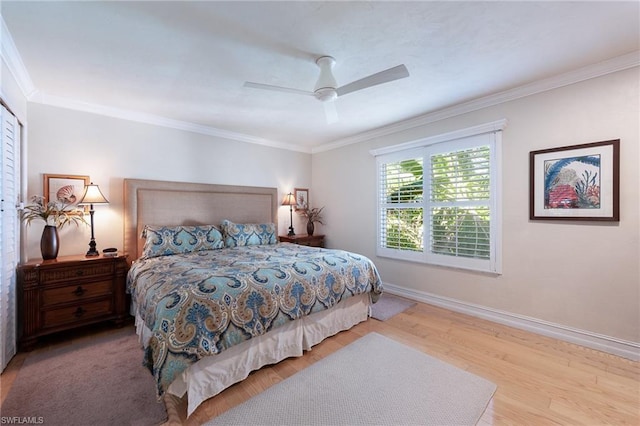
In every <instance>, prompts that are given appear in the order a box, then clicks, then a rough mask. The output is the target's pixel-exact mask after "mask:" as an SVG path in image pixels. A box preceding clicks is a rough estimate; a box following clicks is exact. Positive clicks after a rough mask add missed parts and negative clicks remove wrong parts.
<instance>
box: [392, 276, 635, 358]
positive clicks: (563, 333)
mask: <svg viewBox="0 0 640 426" xmlns="http://www.w3.org/2000/svg"><path fill="white" fill-rule="evenodd" d="M384 290H385V291H386V292H388V293H391V294H395V295H397V296H403V297H406V298H408V299H413V300H416V301H418V302H424V303H428V304H430V305H435V306H439V307H441V308H445V309H449V310H451V311H455V312H460V313H463V314H467V315H471V316H474V317H478V318H482V319H486V320H489V321H493V322H496V323H499V324H504V325H508V326H510V327H514V328H519V329H521V330H526V331H530V332H532V333H537V334H540V335H543V336H548V337H553V338H555V339H559V340H563V341H566V342H570V343H575V344H577V345H580V346H585V347H587V348H591V349H596V350H599V351H602V352H607V353H610V354H614V355H618V356H621V357H623V358H627V359H630V360H633V361H640V343H636V342H631V341H628V340H622V339H618V338H615V337H611V336H605V335H602V334H597V333H592V332H590V331H586V330H580V329H577V328H572V327H567V326H565V325H561V324H555V323H552V322H548V321H543V320H540V319H537V318H532V317H527V316H524V315H518V314H513V313H510V312H506V311H500V310H497V309H493V308H488V307H485V306H481V305H475V304H472V303H467V302H462V301H460V300H456V299H451V298H448V297H442V296H437V295H435V294H431V293H427V292H423V291H418V290H411V289H407V288H404V287H400V286H397V285H393V284H389V283H384Z"/></svg>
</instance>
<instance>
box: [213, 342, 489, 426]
mask: <svg viewBox="0 0 640 426" xmlns="http://www.w3.org/2000/svg"><path fill="white" fill-rule="evenodd" d="M495 390H496V386H495V385H494V384H493V383H491V382H489V381H487V380H485V379H483V378H481V377H478V376H476V375H473V374H471V373H468V372H466V371H464V370H461V369H459V368H457V367H454V366H452V365H450V364H447V363H445V362H442V361H440V360H438V359H436V358H433V357H430V356H428V355H426V354H424V353H422V352H420V351H418V350H416V349H413V348H410V347H408V346H406V345H403V344H401V343H398V342H396V341H395V340H392V339H390V338H388V337H385V336H382V335H380V334H377V333H370V334H367V335H366V336H364V337H362V338H360V339H358V340H356V341H355V342H353V343H351V344H349V345H347V346H345V347H344V348H342V349H340V350H339V351H337V352H335V353H333V354H331V355H329V356H328V357H326V358H324V359H322V360H320V361H318V362H316V363H315V364H313V365H311V366H310V367H308V368H306V369H304V370H302V371H300V372H299V373H296V374H294V375H293V376H290V377H289V378H287V379H285V380H283V381H282V382H280V383H278V384H276V385H274V386H272V387H270V388H269V389H267V390H266V391H264V392H262V393H260V394H259V395H256V396H255V397H253V398H251V399H250V400H248V401H246V402H244V403H242V404H240V405H238V406H236V407H234V408H232V409H231V410H229V411H227V412H225V413H223V414H221V415H220V416H218V417H216V418H214V419H213V420H211V421H209V422H208V423H206V425H208V426H212V425H456V426H460V425H475V424H476V423H477V422H478V420H479V419H480V417H481V416H482V413H483V412H484V411H485V409H486V407H487V405H488V403H489V401H490V400H491V397H492V396H493V393H494V392H495Z"/></svg>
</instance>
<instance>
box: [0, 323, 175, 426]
mask: <svg viewBox="0 0 640 426" xmlns="http://www.w3.org/2000/svg"><path fill="white" fill-rule="evenodd" d="M142 355H143V351H142V349H141V347H140V345H139V344H138V339H137V336H136V335H135V332H134V328H133V327H126V328H123V329H121V330H117V331H113V332H109V333H108V334H100V335H98V336H97V337H96V338H93V337H90V338H84V339H83V340H81V341H78V342H75V343H73V344H70V345H64V346H59V345H57V346H54V347H53V348H42V349H37V350H35V351H33V352H31V353H30V354H29V356H28V357H27V359H25V361H24V364H23V365H22V367H21V369H20V371H19V372H18V376H17V377H16V379H15V381H14V383H13V385H12V386H11V389H10V390H9V395H7V398H6V400H5V401H4V404H2V408H1V410H0V412H1V413H2V417H3V418H14V417H17V418H20V419H23V420H24V419H27V420H28V421H29V422H30V423H34V424H44V425H47V426H49V425H51V426H53V425H61V426H88V425H91V426H102V425H118V426H126V425H136V426H138V425H139V426H150V425H157V424H162V423H163V422H164V421H165V420H166V417H167V415H166V411H165V408H164V404H163V403H161V402H158V401H156V395H155V383H154V380H153V376H152V375H151V373H150V372H149V370H147V369H146V368H145V367H143V366H142Z"/></svg>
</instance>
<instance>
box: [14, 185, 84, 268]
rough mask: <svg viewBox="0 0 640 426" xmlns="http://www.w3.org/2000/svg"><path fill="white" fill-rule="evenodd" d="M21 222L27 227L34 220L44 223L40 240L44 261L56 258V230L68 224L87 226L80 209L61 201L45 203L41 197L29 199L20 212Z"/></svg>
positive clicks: (36, 196) (57, 238) (57, 241)
mask: <svg viewBox="0 0 640 426" xmlns="http://www.w3.org/2000/svg"><path fill="white" fill-rule="evenodd" d="M22 220H23V221H24V222H25V223H26V224H27V225H31V222H33V221H34V220H42V221H43V222H44V230H43V231H42V238H41V239H40V251H41V253H42V258H43V259H44V260H47V259H55V258H56V257H58V249H59V236H58V229H62V228H63V227H64V226H66V225H70V224H74V225H76V226H78V225H80V224H81V223H84V224H85V225H88V223H87V221H86V220H85V219H84V212H83V211H82V210H81V209H77V208H75V207H74V206H73V204H70V203H65V202H61V201H50V202H48V203H45V200H44V197H43V196H41V195H34V196H33V197H31V204H30V205H28V206H26V207H25V208H24V210H23V211H22Z"/></svg>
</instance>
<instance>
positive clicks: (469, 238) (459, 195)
mask: <svg viewBox="0 0 640 426" xmlns="http://www.w3.org/2000/svg"><path fill="white" fill-rule="evenodd" d="M490 154H491V153H490V149H489V146H488V145H484V146H476V147H472V148H467V149H462V150H457V151H449V152H442V153H434V154H432V155H431V156H430V172H431V173H430V178H431V179H430V183H431V184H430V193H429V217H430V220H429V235H430V252H431V253H437V254H442V255H447V256H460V257H469V258H477V259H489V257H490V254H491V244H490V241H491V238H490V212H491V210H490V208H491V191H490V177H491V175H490V172H491V170H490V162H491V160H490Z"/></svg>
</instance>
